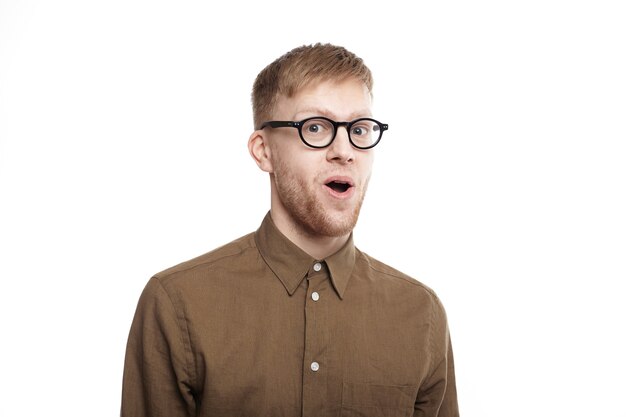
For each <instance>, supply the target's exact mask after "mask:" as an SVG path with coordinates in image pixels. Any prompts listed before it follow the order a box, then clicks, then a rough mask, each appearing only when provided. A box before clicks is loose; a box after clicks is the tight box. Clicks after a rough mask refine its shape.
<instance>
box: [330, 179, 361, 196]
mask: <svg viewBox="0 0 626 417" xmlns="http://www.w3.org/2000/svg"><path fill="white" fill-rule="evenodd" d="M324 185H325V186H326V188H327V189H328V191H330V193H331V194H332V195H334V196H336V197H348V196H349V195H350V194H352V190H353V188H354V182H353V181H352V179H351V178H349V177H338V176H335V177H330V178H327V179H326V181H324Z"/></svg>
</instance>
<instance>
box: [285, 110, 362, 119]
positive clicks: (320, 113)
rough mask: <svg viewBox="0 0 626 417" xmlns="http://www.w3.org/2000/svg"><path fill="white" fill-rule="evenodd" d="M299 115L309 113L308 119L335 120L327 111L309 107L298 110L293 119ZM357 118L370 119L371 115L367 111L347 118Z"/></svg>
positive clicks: (358, 112)
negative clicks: (321, 117)
mask: <svg viewBox="0 0 626 417" xmlns="http://www.w3.org/2000/svg"><path fill="white" fill-rule="evenodd" d="M301 113H311V114H312V115H313V116H308V117H314V116H324V117H328V118H329V119H332V120H337V115H336V114H334V113H332V112H330V111H328V110H324V109H320V108H316V107H310V108H305V109H302V110H299V111H298V112H297V113H295V114H294V118H295V117H296V116H297V115H299V114H301ZM359 117H372V114H371V112H370V111H369V110H359V111H355V112H352V113H350V115H349V116H348V120H354V119H358V118H359ZM305 118H306V117H298V120H301V119H305Z"/></svg>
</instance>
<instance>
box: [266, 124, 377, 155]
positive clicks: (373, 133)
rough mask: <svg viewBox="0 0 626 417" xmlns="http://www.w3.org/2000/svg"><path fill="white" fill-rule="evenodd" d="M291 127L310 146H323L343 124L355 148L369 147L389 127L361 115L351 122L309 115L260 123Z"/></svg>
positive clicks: (333, 138) (334, 135) (317, 147)
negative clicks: (297, 120)
mask: <svg viewBox="0 0 626 417" xmlns="http://www.w3.org/2000/svg"><path fill="white" fill-rule="evenodd" d="M268 126H269V127H271V128H276V127H293V128H296V129H298V133H299V134H300V139H302V142H304V144H305V145H307V146H310V147H311V148H316V149H320V148H325V147H327V146H329V145H330V144H331V143H333V140H335V137H336V136H337V129H338V128H339V126H345V127H346V131H347V132H348V139H349V140H350V143H351V144H352V146H354V147H355V148H357V149H371V148H373V147H374V146H376V145H377V144H378V142H380V138H382V137H383V132H384V131H385V130H387V129H389V125H386V124H384V123H381V122H379V121H378V120H374V119H370V118H369V117H362V118H360V119H356V120H353V121H351V122H335V121H334V120H331V119H329V118H327V117H321V116H318V117H310V118H308V119H304V120H301V121H299V122H286V121H270V122H265V123H263V124H262V125H261V129H264V128H266V127H268Z"/></svg>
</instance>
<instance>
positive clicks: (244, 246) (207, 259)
mask: <svg viewBox="0 0 626 417" xmlns="http://www.w3.org/2000/svg"><path fill="white" fill-rule="evenodd" d="M256 253H257V250H256V244H255V242H254V233H249V234H247V235H245V236H242V237H240V238H239V239H236V240H233V241H232V242H230V243H227V244H225V245H223V246H220V247H218V248H216V249H213V250H212V251H210V252H207V253H205V254H203V255H200V256H197V257H195V258H192V259H190V260H188V261H185V262H182V263H180V264H177V265H175V266H172V267H170V268H167V269H165V270H163V271H161V272H159V273H157V274H155V275H154V278H155V279H157V280H158V281H160V283H161V284H162V285H164V286H165V285H166V284H171V283H173V282H174V281H178V280H184V279H185V278H187V277H194V276H197V275H198V274H203V272H205V271H207V270H210V269H213V268H219V267H220V266H221V265H226V264H228V265H233V264H237V263H238V262H245V258H246V257H248V256H250V255H251V254H252V256H254V254H256Z"/></svg>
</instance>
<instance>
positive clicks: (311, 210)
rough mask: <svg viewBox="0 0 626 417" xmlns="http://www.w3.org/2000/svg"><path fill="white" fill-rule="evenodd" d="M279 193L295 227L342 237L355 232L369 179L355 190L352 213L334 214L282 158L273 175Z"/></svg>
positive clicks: (316, 234) (317, 233) (276, 163)
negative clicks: (293, 173)
mask: <svg viewBox="0 0 626 417" xmlns="http://www.w3.org/2000/svg"><path fill="white" fill-rule="evenodd" d="M272 178H273V181H274V184H275V186H276V192H277V194H278V198H279V200H280V201H281V203H282V204H283V205H284V206H285V209H286V210H287V213H288V214H289V216H290V217H291V218H292V219H293V221H294V222H295V225H296V227H298V228H299V229H300V231H301V232H304V233H306V234H308V235H311V236H325V237H340V236H345V235H347V234H349V233H350V232H352V230H353V229H354V226H356V222H357V220H358V218H359V213H360V211H361V206H362V204H363V199H364V198H365V191H366V190H367V185H368V182H369V179H368V180H367V181H366V182H365V184H363V187H362V188H359V189H358V190H356V191H357V192H358V195H356V196H355V198H356V199H357V201H356V204H355V205H354V207H353V208H352V210H350V211H349V212H345V213H339V214H336V215H335V214H332V213H329V212H328V211H327V210H326V209H325V207H324V206H323V205H322V204H320V202H319V201H318V199H317V198H316V196H315V192H314V190H312V189H311V188H310V186H309V185H308V184H306V183H305V181H304V180H302V179H301V178H297V177H295V176H294V175H292V174H291V173H290V171H289V169H288V168H287V167H286V166H285V164H284V163H283V162H282V161H281V160H278V161H275V164H274V173H273V174H272Z"/></svg>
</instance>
